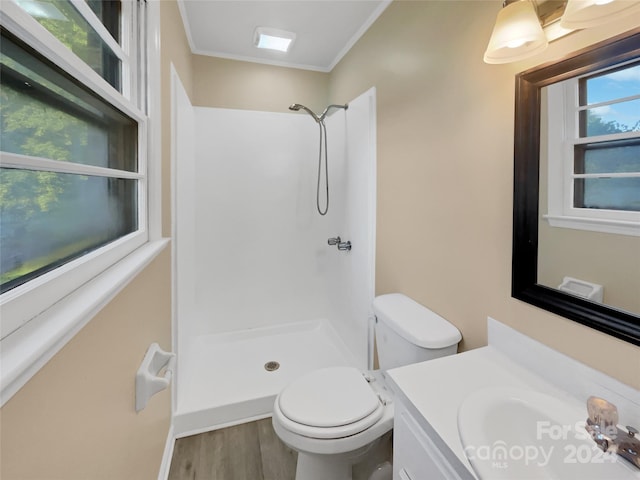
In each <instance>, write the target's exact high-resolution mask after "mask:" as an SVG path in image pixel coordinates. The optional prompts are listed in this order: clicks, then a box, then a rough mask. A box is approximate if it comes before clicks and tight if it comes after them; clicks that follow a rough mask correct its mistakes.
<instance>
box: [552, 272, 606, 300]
mask: <svg viewBox="0 0 640 480" xmlns="http://www.w3.org/2000/svg"><path fill="white" fill-rule="evenodd" d="M558 289H559V290H562V291H563V292H567V293H570V294H572V295H576V296H578V297H582V298H585V299H587V300H591V301H594V302H600V303H602V300H603V298H604V289H603V288H602V285H598V284H597V283H591V282H586V281H584V280H579V279H577V278H572V277H564V278H563V279H562V283H561V284H560V285H559V286H558Z"/></svg>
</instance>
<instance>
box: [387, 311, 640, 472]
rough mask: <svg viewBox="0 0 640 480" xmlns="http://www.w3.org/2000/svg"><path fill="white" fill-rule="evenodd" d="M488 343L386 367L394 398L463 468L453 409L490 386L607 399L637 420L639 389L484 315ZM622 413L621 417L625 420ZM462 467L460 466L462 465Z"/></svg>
mask: <svg viewBox="0 0 640 480" xmlns="http://www.w3.org/2000/svg"><path fill="white" fill-rule="evenodd" d="M489 334H490V335H489V346H487V347H483V348H478V349H476V350H471V351H468V352H464V353H461V354H457V355H452V356H448V357H443V358H439V359H435V360H430V361H427V362H422V363H417V364H413V365H408V366H404V367H399V368H395V369H391V370H389V371H388V372H387V376H388V378H389V379H390V380H391V384H392V386H395V389H396V395H397V400H398V401H400V402H402V403H403V404H404V405H405V406H408V407H409V408H410V409H411V410H412V413H413V415H414V416H415V417H416V420H417V421H418V422H419V423H420V426H421V427H422V428H423V429H424V430H425V432H426V433H427V434H428V435H430V436H433V433H435V434H436V435H437V437H439V438H435V441H436V443H439V444H440V445H442V444H443V443H444V444H446V447H448V449H449V450H450V451H451V452H452V453H453V454H454V455H455V457H454V456H453V455H450V461H451V460H453V461H455V460H456V457H457V460H459V462H460V463H461V464H462V465H464V467H466V469H467V470H468V472H469V473H470V474H471V475H473V476H475V475H474V474H473V470H472V468H471V465H470V463H469V461H468V460H467V458H466V456H465V453H464V448H463V445H462V442H461V440H460V435H459V433H458V410H459V407H460V405H461V404H462V402H463V401H464V400H465V399H466V398H467V397H468V396H469V395H471V394H472V393H474V392H477V391H479V390H482V389H486V388H492V387H508V388H510V387H513V388H518V389H524V390H532V391H535V392H541V393H544V394H547V395H551V396H553V397H555V398H558V399H561V400H563V401H564V402H566V403H567V404H570V405H572V406H575V407H576V408H579V409H581V408H584V414H585V415H584V418H585V420H586V418H587V410H586V403H585V402H586V399H587V398H588V396H589V395H600V396H602V397H603V398H609V399H611V400H612V401H613V402H614V403H616V404H617V405H618V407H619V408H620V421H621V423H622V422H624V421H625V420H626V421H628V422H630V423H626V425H629V424H630V425H633V424H637V423H636V422H637V421H638V418H637V414H638V412H639V411H640V409H639V408H638V407H639V406H640V405H639V403H640V392H638V391H637V390H635V389H632V388H630V387H629V386H627V385H624V384H621V383H619V382H617V381H616V380H614V379H611V378H610V377H606V376H605V375H603V374H602V373H600V372H597V371H595V370H593V369H591V368H589V367H587V366H585V365H583V364H580V363H579V362H576V361H575V360H573V359H571V358H569V357H566V356H564V355H562V354H559V353H558V352H555V351H553V350H551V349H549V348H548V347H546V346H544V345H541V344H539V343H537V342H535V341H534V340H532V339H530V338H528V337H526V336H524V335H522V334H520V333H519V332H515V331H513V330H511V329H510V328H508V327H506V326H504V325H503V324H500V323H499V322H496V321H495V320H493V319H489ZM625 417H626V419H625ZM462 465H459V467H461V466H462Z"/></svg>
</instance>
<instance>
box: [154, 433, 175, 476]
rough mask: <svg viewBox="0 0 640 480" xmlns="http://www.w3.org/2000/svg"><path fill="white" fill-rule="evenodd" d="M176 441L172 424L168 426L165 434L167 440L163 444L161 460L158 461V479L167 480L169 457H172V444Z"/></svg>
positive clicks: (169, 465)
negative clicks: (167, 431)
mask: <svg viewBox="0 0 640 480" xmlns="http://www.w3.org/2000/svg"><path fill="white" fill-rule="evenodd" d="M175 443H176V439H175V435H174V434H173V425H171V427H170V428H169V433H168V434H167V441H166V443H165V444H164V454H163V455H162V462H161V463H160V471H159V472H158V480H167V479H168V478H169V469H170V468H171V457H173V446H174V445H175Z"/></svg>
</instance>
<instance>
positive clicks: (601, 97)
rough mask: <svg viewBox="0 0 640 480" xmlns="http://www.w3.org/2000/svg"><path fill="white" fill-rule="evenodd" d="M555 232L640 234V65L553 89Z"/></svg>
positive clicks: (550, 136) (551, 199)
mask: <svg viewBox="0 0 640 480" xmlns="http://www.w3.org/2000/svg"><path fill="white" fill-rule="evenodd" d="M547 98H548V102H547V105H548V112H549V124H548V161H549V182H548V184H549V198H548V199H549V213H548V215H545V218H547V220H548V221H549V223H550V224H551V225H552V226H561V227H568V228H579V229H586V230H595V231H602V232H610V233H620V234H627V235H640V62H638V61H637V60H636V61H634V62H632V63H629V64H626V65H624V66H622V67H617V68H614V69H609V70H606V71H602V72H598V73H597V74H595V75H588V76H583V77H578V78H572V79H569V80H565V81H563V82H560V83H557V84H553V85H551V86H549V87H548V92H547Z"/></svg>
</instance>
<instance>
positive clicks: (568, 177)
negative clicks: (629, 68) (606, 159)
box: [543, 61, 640, 236]
mask: <svg viewBox="0 0 640 480" xmlns="http://www.w3.org/2000/svg"><path fill="white" fill-rule="evenodd" d="M628 63H635V61H631V62H628ZM615 69H616V70H618V69H620V66H616V67H615ZM607 70H611V69H610V68H609V69H604V70H601V71H600V72H596V73H589V74H587V75H582V76H578V77H573V78H569V79H567V80H564V81H562V82H558V83H554V84H551V85H548V86H547V102H546V104H547V113H548V115H547V118H548V125H547V160H548V179H547V185H548V205H547V208H548V213H547V214H544V215H543V218H545V219H546V220H547V221H548V222H549V224H550V225H551V226H552V227H563V228H573V229H579V230H590V231H596V232H603V233H614V234H620V235H632V236H640V212H636V211H625V210H608V209H593V208H580V207H574V180H575V179H577V178H589V177H597V176H602V174H576V173H574V160H575V147H576V146H580V145H587V144H594V143H602V142H607V141H623V140H630V139H640V132H624V133H616V134H610V135H597V136H595V135H594V136H590V137H589V136H583V137H581V136H580V131H579V130H580V128H579V127H580V124H579V112H580V111H582V110H585V109H587V106H581V105H580V101H579V97H580V90H579V85H580V80H581V79H583V78H585V77H593V76H594V75H596V74H598V73H602V72H606V71H607ZM607 103H608V102H607ZM596 106H597V105H596ZM588 108H593V106H588ZM613 176H623V177H625V178H628V177H633V176H637V175H635V174H624V175H617V174H613Z"/></svg>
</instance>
